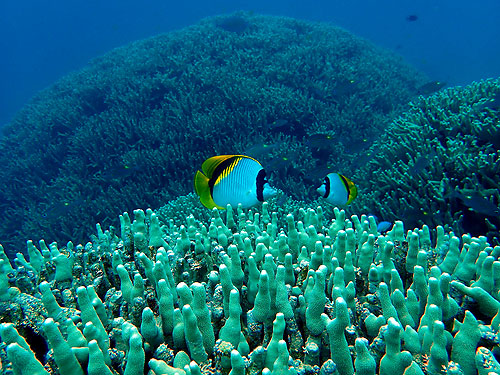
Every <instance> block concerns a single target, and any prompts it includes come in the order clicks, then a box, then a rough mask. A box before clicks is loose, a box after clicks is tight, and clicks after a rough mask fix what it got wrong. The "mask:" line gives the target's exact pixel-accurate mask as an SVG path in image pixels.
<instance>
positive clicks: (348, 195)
mask: <svg viewBox="0 0 500 375" xmlns="http://www.w3.org/2000/svg"><path fill="white" fill-rule="evenodd" d="M339 177H340V180H341V181H342V183H343V184H344V187H345V190H346V191H347V200H349V198H350V197H351V189H349V182H347V179H346V178H345V177H344V176H342V175H341V174H340V173H339Z"/></svg>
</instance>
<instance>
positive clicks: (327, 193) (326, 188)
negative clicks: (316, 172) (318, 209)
mask: <svg viewBox="0 0 500 375" xmlns="http://www.w3.org/2000/svg"><path fill="white" fill-rule="evenodd" d="M323 183H324V184H325V194H324V195H323V198H328V196H329V195H330V178H329V177H325V181H324V182H323Z"/></svg>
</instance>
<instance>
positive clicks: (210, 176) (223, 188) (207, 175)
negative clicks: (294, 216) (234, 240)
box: [194, 155, 276, 209]
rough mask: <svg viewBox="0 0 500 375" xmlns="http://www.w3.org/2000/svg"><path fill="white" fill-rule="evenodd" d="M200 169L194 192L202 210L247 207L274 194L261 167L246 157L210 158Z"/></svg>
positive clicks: (274, 191)
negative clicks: (227, 206)
mask: <svg viewBox="0 0 500 375" xmlns="http://www.w3.org/2000/svg"><path fill="white" fill-rule="evenodd" d="M201 169H202V171H203V172H200V171H197V172H196V174H195V176H194V189H195V191H196V194H198V196H199V197H200V201H201V203H202V204H203V205H204V206H205V207H208V208H214V207H217V208H219V209H224V208H226V205H227V204H228V203H229V204H231V206H233V207H236V206H238V204H240V203H241V205H242V206H243V208H248V207H252V206H254V205H256V204H257V203H259V202H263V201H264V200H266V199H268V198H270V197H272V196H273V195H275V194H276V190H275V189H274V188H272V187H271V186H270V185H269V183H268V181H267V178H266V171H265V170H264V168H262V165H261V164H260V163H259V162H258V161H257V160H255V159H253V158H251V157H249V156H245V155H219V156H213V157H211V158H209V159H207V160H205V162H204V163H203V164H202V166H201Z"/></svg>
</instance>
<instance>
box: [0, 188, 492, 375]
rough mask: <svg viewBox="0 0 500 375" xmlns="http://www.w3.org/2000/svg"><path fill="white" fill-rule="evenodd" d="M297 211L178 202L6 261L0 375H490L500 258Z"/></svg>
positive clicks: (423, 234) (364, 222)
mask: <svg viewBox="0 0 500 375" xmlns="http://www.w3.org/2000/svg"><path fill="white" fill-rule="evenodd" d="M176 207H177V208H179V209H180V210H181V211H182V210H185V207H191V209H190V211H191V214H190V215H189V216H187V217H182V218H181V219H177V218H176V217H175V216H172V215H170V213H171V212H175V211H176V210H175V208H176ZM291 209H292V211H294V212H295V213H294V214H291V213H288V214H287V213H286V211H285V212H284V213H283V214H278V212H276V211H273V210H271V208H270V205H269V204H267V203H265V204H264V205H263V206H262V207H261V208H260V209H251V210H242V209H241V208H238V209H236V210H233V209H232V208H231V207H228V209H227V210H226V211H218V210H216V209H215V210H213V211H212V212H211V213H210V214H209V215H208V217H207V211H206V210H205V209H204V208H203V207H201V205H199V204H198V206H196V205H195V204H194V202H193V197H192V196H187V197H181V198H178V199H177V200H176V202H175V203H171V204H170V205H169V206H167V207H164V208H163V209H162V210H159V211H158V212H157V213H154V212H153V211H152V210H147V211H146V212H144V211H142V210H136V211H134V215H133V220H131V218H130V217H129V215H128V214H126V213H124V214H123V215H122V216H121V217H120V222H121V230H120V233H117V232H116V230H114V229H112V228H111V229H110V230H108V231H105V232H103V231H102V230H101V227H100V226H98V227H97V229H98V232H97V235H96V236H94V237H93V239H92V242H88V243H87V244H85V245H84V246H82V245H77V246H75V245H73V244H72V243H71V242H70V243H68V244H67V246H65V247H60V246H58V245H57V244H55V243H52V244H50V245H48V246H47V245H46V244H45V242H43V241H41V242H40V243H39V246H38V247H36V246H35V245H34V244H33V243H32V242H29V243H28V254H29V258H25V257H24V256H22V254H19V255H18V257H17V259H16V260H15V262H14V263H11V262H10V261H9V259H8V258H7V257H6V255H5V253H4V252H3V249H2V248H0V311H1V315H0V319H1V323H2V324H0V336H1V339H2V342H0V360H1V367H0V374H2V375H7V374H16V375H48V374H60V375H72V374H78V375H84V374H88V375H104V374H106V375H117V374H124V375H141V374H148V375H170V374H171V375H174V374H178V375H195V374H198V375H202V374H203V375H209V374H224V375H227V374H230V375H260V374H263V375H270V374H273V375H281V374H285V375H296V374H297V375H298V374H300V375H313V374H320V375H328V374H331V375H354V374H356V375H375V374H383V375H386V374H388V375H403V374H404V375H412V374H430V375H438V374H464V375H475V374H479V375H487V374H492V373H499V372H500V364H499V363H498V362H497V359H496V356H498V355H499V354H500V346H499V344H500V340H499V336H498V332H499V326H500V314H499V311H500V298H499V290H500V267H499V266H500V260H499V256H500V246H495V247H492V246H490V244H489V243H488V242H487V239H486V237H484V236H479V237H472V236H470V235H463V236H461V238H459V237H457V236H455V234H454V233H453V232H448V231H445V230H444V228H443V227H442V226H438V227H436V228H435V229H432V230H430V229H429V227H427V226H423V227H422V228H420V229H418V228H417V229H414V230H405V228H404V224H403V222H401V221H397V222H396V223H395V224H394V226H393V228H392V229H391V230H390V231H389V232H388V233H386V234H380V233H379V232H377V226H376V222H375V219H374V217H373V216H370V217H367V216H364V215H363V216H360V217H358V216H355V215H353V216H351V217H346V214H345V212H344V211H340V210H338V209H335V210H334V212H333V216H332V215H329V214H326V211H325V210H323V208H322V207H321V206H318V207H316V209H304V208H301V209H300V208H299V209H298V210H296V211H295V210H294V208H293V207H291ZM180 216H182V215H180ZM162 223H163V224H162Z"/></svg>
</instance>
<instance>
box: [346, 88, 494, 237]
mask: <svg viewBox="0 0 500 375" xmlns="http://www.w3.org/2000/svg"><path fill="white" fill-rule="evenodd" d="M499 98H500V79H498V78H497V79H489V80H485V81H482V82H474V83H472V84H471V85H469V86H466V87H454V88H449V89H446V90H444V91H441V92H438V93H435V94H434V95H432V96H429V97H419V99H418V100H416V101H414V102H413V103H411V106H410V109H409V110H408V111H407V112H405V113H404V114H403V115H402V116H401V117H399V118H398V119H396V120H395V121H393V122H392V124H391V125H390V126H389V127H388V128H387V130H386V131H385V132H384V134H383V136H382V137H381V138H380V139H379V140H377V141H376V142H375V144H374V146H373V147H372V148H371V149H370V151H369V152H370V154H371V155H370V160H369V161H367V162H366V163H365V164H364V166H363V167H362V168H360V169H359V171H358V172H357V173H356V174H355V175H354V176H353V180H354V181H356V182H357V183H358V187H359V196H358V199H357V200H356V201H355V202H354V203H353V209H354V210H355V212H372V213H375V214H376V215H377V216H378V217H379V218H381V219H384V220H400V219H402V220H404V221H405V223H407V224H408V225H409V226H410V227H414V226H421V225H423V224H427V225H429V226H430V227H435V226H436V225H440V224H448V225H449V227H450V228H452V229H453V230H454V231H455V233H472V234H473V235H479V234H487V235H488V237H489V239H490V241H492V243H497V244H498V243H500V235H499V229H500V208H499V207H500V151H499V150H500V104H499Z"/></svg>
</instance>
